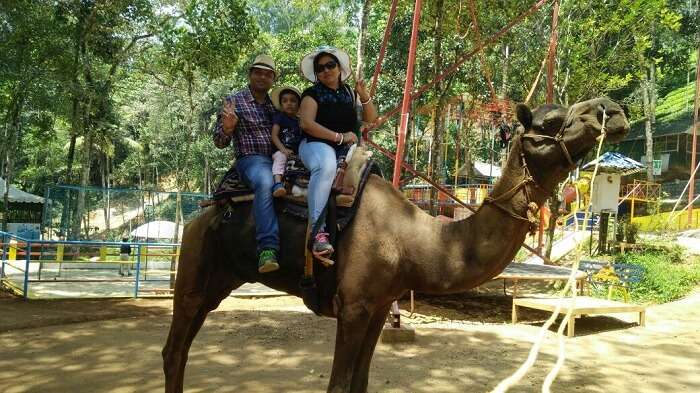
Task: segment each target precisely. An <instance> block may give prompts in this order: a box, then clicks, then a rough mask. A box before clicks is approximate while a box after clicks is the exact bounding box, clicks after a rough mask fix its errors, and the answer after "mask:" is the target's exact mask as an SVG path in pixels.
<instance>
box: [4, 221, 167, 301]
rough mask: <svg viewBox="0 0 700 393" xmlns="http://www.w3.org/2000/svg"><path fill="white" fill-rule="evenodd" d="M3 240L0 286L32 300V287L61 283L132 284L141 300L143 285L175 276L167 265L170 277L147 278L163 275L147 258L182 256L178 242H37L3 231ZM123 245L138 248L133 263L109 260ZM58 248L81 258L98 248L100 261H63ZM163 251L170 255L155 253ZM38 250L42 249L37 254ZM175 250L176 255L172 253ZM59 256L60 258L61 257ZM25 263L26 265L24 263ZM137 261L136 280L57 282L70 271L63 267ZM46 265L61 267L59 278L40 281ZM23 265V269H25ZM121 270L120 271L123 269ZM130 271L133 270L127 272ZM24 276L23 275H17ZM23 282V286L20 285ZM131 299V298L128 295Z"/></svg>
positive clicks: (91, 279) (121, 263)
mask: <svg viewBox="0 0 700 393" xmlns="http://www.w3.org/2000/svg"><path fill="white" fill-rule="evenodd" d="M0 239H1V240H2V261H1V262H0V283H2V284H3V285H6V286H8V287H10V288H11V289H13V290H14V291H15V292H19V294H20V295H21V296H23V297H24V298H29V297H30V293H31V292H30V291H31V289H32V288H31V285H32V284H34V283H41V284H44V285H53V284H59V283H101V284H100V285H106V284H109V283H112V284H114V283H120V284H123V283H125V282H126V283H130V282H132V281H133V285H134V290H133V297H139V296H141V293H142V292H144V291H148V289H146V288H144V285H145V284H147V283H150V282H163V281H170V277H171V276H172V274H173V272H172V269H171V268H170V265H167V266H168V267H169V268H168V270H167V276H168V278H167V279H166V278H160V279H159V278H156V279H153V278H151V279H148V278H147V274H148V273H149V272H150V273H151V275H152V276H153V275H154V272H155V273H156V274H157V273H162V271H160V270H157V269H153V270H149V269H148V259H149V257H151V258H152V259H156V260H157V262H161V263H166V264H167V263H168V261H167V259H171V261H172V258H178V257H179V247H180V244H179V243H151V242H114V241H107V242H98V241H75V240H38V239H26V238H24V237H21V236H17V235H15V234H12V233H8V232H3V231H0ZM123 245H129V246H131V247H132V249H135V251H136V253H135V260H134V261H133V262H132V261H131V257H130V258H129V259H128V260H126V261H123V260H121V258H120V259H119V260H109V259H108V258H107V257H110V256H112V255H113V254H107V251H108V249H109V248H112V249H114V248H118V247H121V246H123ZM59 246H62V247H63V249H66V248H68V247H66V246H69V247H73V248H74V249H75V250H76V251H75V252H71V253H70V255H77V256H78V258H79V255H80V253H81V247H87V248H88V249H90V248H92V253H90V252H88V253H87V254H88V255H90V254H94V253H95V252H94V251H95V250H94V249H95V248H98V249H99V255H100V258H99V259H98V260H95V259H94V258H95V257H93V258H92V259H89V260H79V259H71V260H64V259H63V251H61V252H60V253H59V252H58V248H59ZM47 247H48V248H49V249H51V248H54V247H55V248H56V253H55V254H44V251H45V249H46V248H47ZM163 249H166V250H167V249H169V250H171V252H170V253H164V254H163V253H160V254H159V253H153V252H154V251H158V250H163ZM33 250H34V254H38V258H37V259H32V251H33ZM36 250H39V251H38V252H37V251H36ZM144 250H148V252H144ZM173 251H174V252H173ZM22 254H23V256H24V258H23V259H21V258H19V257H20V256H21V255H22ZM59 255H60V257H59ZM47 256H49V257H51V256H53V257H54V258H53V259H45V257H47ZM161 257H163V258H165V259H166V261H163V260H159V259H158V258H161ZM144 261H145V262H146V269H144V265H143V262H144ZM22 262H24V263H22ZM134 262H135V267H134V268H135V272H134V279H133V280H131V279H130V280H128V281H125V280H124V279H119V278H114V279H112V278H111V277H109V276H107V277H106V278H99V279H95V278H82V279H80V278H78V279H63V278H61V279H58V278H59V277H60V276H61V274H62V271H64V270H67V269H69V268H64V267H63V265H78V264H88V263H93V264H94V263H96V264H102V263H104V265H105V266H107V265H109V264H111V265H114V264H117V265H118V266H120V267H122V266H123V264H128V265H132V264H134ZM45 264H58V276H56V277H53V279H42V278H41V271H42V268H43V267H44V265H45ZM22 265H24V266H22ZM32 267H34V268H35V270H37V269H38V270H37V272H38V274H37V277H38V278H37V279H32V278H31V272H32V269H31V268H32ZM72 269H73V270H85V269H86V268H84V267H79V268H72ZM90 269H91V270H96V269H102V267H99V268H96V267H92V268H90ZM9 270H13V271H14V272H15V274H14V275H12V274H10V273H9ZM120 270H121V269H120ZM127 270H130V268H129V269H127ZM18 273H21V274H18ZM20 280H21V283H20V282H19V281H20ZM169 290H170V288H167V289H151V291H156V292H159V291H169ZM129 296H131V295H129Z"/></svg>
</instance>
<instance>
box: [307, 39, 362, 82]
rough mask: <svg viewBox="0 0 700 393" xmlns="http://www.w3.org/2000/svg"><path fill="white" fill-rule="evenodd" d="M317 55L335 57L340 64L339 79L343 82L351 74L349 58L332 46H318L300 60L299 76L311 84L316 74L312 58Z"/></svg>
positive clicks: (314, 80)
mask: <svg viewBox="0 0 700 393" xmlns="http://www.w3.org/2000/svg"><path fill="white" fill-rule="evenodd" d="M319 53H329V54H331V55H333V56H335V57H336V58H337V59H338V61H339V62H340V79H341V80H342V81H345V80H346V79H348V78H349V77H350V75H351V74H352V68H351V67H350V56H348V54H347V53H346V52H345V51H344V50H342V49H338V48H334V47H332V46H320V47H318V48H316V49H315V50H313V51H312V52H311V53H309V54H307V55H306V56H304V57H302V58H301V63H300V64H299V68H300V70H301V75H303V76H304V78H306V79H308V80H309V81H311V82H316V73H315V72H314V58H315V57H316V56H317V55H318V54H319Z"/></svg>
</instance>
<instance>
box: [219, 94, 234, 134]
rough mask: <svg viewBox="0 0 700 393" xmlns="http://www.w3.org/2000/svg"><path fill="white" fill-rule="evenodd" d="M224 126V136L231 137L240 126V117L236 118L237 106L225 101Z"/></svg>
mask: <svg viewBox="0 0 700 393" xmlns="http://www.w3.org/2000/svg"><path fill="white" fill-rule="evenodd" d="M221 117H222V125H223V128H224V134H226V135H228V136H231V135H233V131H234V129H235V128H236V124H238V116H236V112H235V106H234V105H233V102H231V101H228V100H226V99H224V110H223V112H222V115H221Z"/></svg>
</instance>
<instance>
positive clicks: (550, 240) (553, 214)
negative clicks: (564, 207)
mask: <svg viewBox="0 0 700 393" xmlns="http://www.w3.org/2000/svg"><path fill="white" fill-rule="evenodd" d="M558 190H559V186H558V185H557V187H555V188H554V194H553V195H552V196H551V197H549V212H550V216H549V228H547V250H546V252H545V256H546V257H547V258H550V257H551V256H552V247H553V246H554V233H555V231H556V229H557V219H558V218H559V205H561V200H560V199H559V192H558Z"/></svg>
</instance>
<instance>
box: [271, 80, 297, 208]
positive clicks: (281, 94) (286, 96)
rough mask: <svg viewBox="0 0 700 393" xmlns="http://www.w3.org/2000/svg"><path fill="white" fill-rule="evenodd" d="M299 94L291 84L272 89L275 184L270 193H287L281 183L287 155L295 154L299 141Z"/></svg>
mask: <svg viewBox="0 0 700 393" xmlns="http://www.w3.org/2000/svg"><path fill="white" fill-rule="evenodd" d="M300 102H301V94H300V93H299V91H298V90H297V89H295V88H293V87H291V86H283V87H279V88H277V89H275V90H273V91H272V103H273V104H274V105H275V107H276V108H277V110H278V111H279V112H277V113H276V114H275V116H274V117H273V118H272V143H273V144H274V145H275V147H276V148H277V151H276V152H274V154H272V176H273V177H274V180H275V184H274V185H273V186H272V195H273V196H275V197H282V196H285V195H286V194H287V191H286V190H285V189H284V184H283V183H282V175H284V170H285V166H286V164H287V157H289V156H290V155H292V154H296V152H297V149H298V148H299V142H301V130H300V128H299V119H298V118H297V112H298V111H299V103H300Z"/></svg>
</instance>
